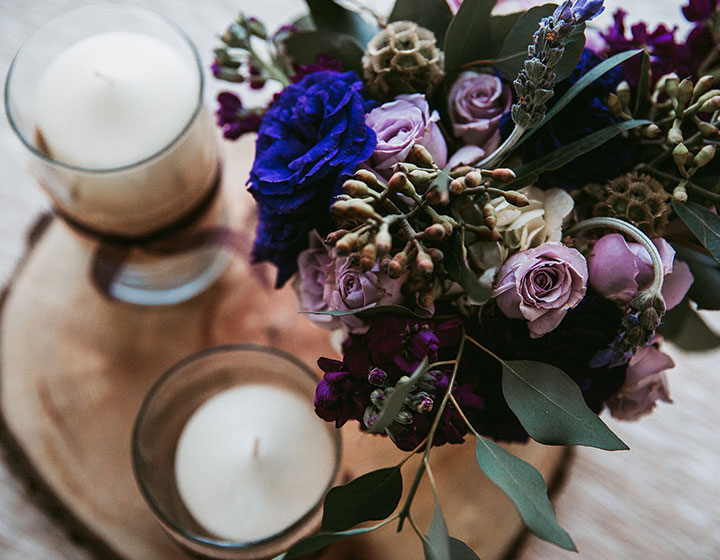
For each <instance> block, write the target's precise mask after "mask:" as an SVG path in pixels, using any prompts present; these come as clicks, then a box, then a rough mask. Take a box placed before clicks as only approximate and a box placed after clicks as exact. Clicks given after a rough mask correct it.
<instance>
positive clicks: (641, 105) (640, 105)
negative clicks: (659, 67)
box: [633, 50, 650, 116]
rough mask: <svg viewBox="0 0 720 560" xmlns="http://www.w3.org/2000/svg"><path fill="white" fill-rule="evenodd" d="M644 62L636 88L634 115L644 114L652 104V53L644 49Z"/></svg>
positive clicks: (641, 64) (641, 65)
mask: <svg viewBox="0 0 720 560" xmlns="http://www.w3.org/2000/svg"><path fill="white" fill-rule="evenodd" d="M642 53H643V54H642V62H641V63H640V75H639V76H638V85H637V89H636V90H635V104H634V105H633V115H636V116H637V115H644V114H645V111H646V110H647V108H648V105H649V104H650V53H648V52H647V51H646V50H643V51H642Z"/></svg>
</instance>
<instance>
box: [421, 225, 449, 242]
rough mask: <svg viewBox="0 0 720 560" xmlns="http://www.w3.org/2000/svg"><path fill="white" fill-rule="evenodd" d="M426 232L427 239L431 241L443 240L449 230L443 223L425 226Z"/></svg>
mask: <svg viewBox="0 0 720 560" xmlns="http://www.w3.org/2000/svg"><path fill="white" fill-rule="evenodd" d="M424 233H425V239H429V240H430V241H442V240H443V239H445V234H446V233H447V232H446V231H445V228H444V227H443V225H442V224H432V225H431V226H428V227H426V228H425V232H424Z"/></svg>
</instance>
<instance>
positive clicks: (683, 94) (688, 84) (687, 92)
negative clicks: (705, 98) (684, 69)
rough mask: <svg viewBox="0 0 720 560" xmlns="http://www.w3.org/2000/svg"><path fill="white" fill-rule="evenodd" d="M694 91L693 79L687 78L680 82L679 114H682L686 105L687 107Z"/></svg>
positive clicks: (678, 95) (678, 93)
mask: <svg viewBox="0 0 720 560" xmlns="http://www.w3.org/2000/svg"><path fill="white" fill-rule="evenodd" d="M692 93H693V83H692V81H690V80H688V79H687V78H685V79H684V80H683V81H681V82H680V84H678V92H677V112H678V114H682V112H683V111H684V110H685V107H687V104H688V101H690V99H692Z"/></svg>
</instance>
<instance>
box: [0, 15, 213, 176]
mask: <svg viewBox="0 0 720 560" xmlns="http://www.w3.org/2000/svg"><path fill="white" fill-rule="evenodd" d="M128 9H129V10H133V11H136V12H144V13H146V14H150V15H152V16H153V17H156V18H158V19H160V20H163V21H164V22H165V23H166V24H167V25H168V26H169V27H171V28H172V29H173V30H174V31H175V32H176V33H177V34H178V36H179V37H180V38H181V39H182V41H183V42H184V43H185V44H186V45H187V46H188V47H189V48H190V51H191V52H192V54H193V60H194V61H195V66H196V68H197V71H198V76H199V82H198V86H199V87H198V95H197V103H196V104H195V108H194V109H193V112H192V113H191V115H190V116H189V118H188V121H187V123H185V126H183V128H182V130H180V132H179V133H178V134H176V135H175V136H173V138H172V139H171V140H170V141H169V142H168V143H167V144H166V145H164V146H163V147H162V148H160V149H159V150H156V151H155V152H153V153H152V154H151V155H149V156H147V157H144V158H142V159H141V160H138V161H133V162H130V163H127V164H124V165H118V166H114V167H84V166H80V165H73V164H71V163H66V162H63V161H59V160H56V159H55V158H53V157H51V156H50V155H48V154H46V153H45V152H43V151H42V150H39V149H38V148H37V146H35V144H34V143H33V142H32V140H30V139H28V138H27V137H26V135H25V134H24V133H23V131H22V130H21V129H20V126H19V124H18V122H17V119H16V118H15V115H14V114H13V111H12V108H11V104H10V95H11V93H10V83H11V79H12V77H13V73H14V72H15V69H16V65H17V62H18V59H19V58H20V55H21V54H22V53H23V52H24V50H25V48H26V47H27V46H28V45H29V44H30V43H31V42H32V41H33V40H34V39H36V38H37V37H39V36H40V34H41V33H42V32H43V31H45V30H46V29H47V28H48V27H49V26H50V25H54V24H57V23H58V22H62V21H63V20H65V19H71V18H72V17H75V16H77V15H79V14H83V13H90V12H94V11H99V10H121V11H126V10H128ZM88 37H89V35H88ZM204 96H205V71H204V66H203V63H202V59H201V57H200V53H199V51H198V49H197V47H196V46H195V43H194V42H193V40H192V39H191V38H190V36H189V35H188V34H187V33H186V32H185V30H184V29H183V28H182V27H180V26H179V25H178V24H177V23H175V22H174V21H173V20H172V19H170V18H169V17H167V16H165V15H164V14H161V13H160V12H158V11H156V10H151V9H149V8H145V7H143V6H133V5H130V4H107V5H105V4H95V5H92V6H85V7H83V8H79V9H76V10H72V11H71V12H67V13H65V14H62V15H60V16H57V17H54V18H52V19H51V20H49V21H46V22H45V23H44V24H43V25H42V26H41V27H40V28H39V29H37V30H36V31H35V32H34V33H32V35H30V36H29V37H28V38H27V39H25V41H24V42H23V44H22V45H21V46H20V48H19V49H18V51H17V52H16V53H15V56H13V59H12V62H11V63H10V66H9V67H8V71H7V75H6V77H5V85H4V88H3V103H4V105H5V115H6V117H7V120H8V122H9V123H10V127H11V128H12V130H13V132H15V135H16V136H17V137H18V138H19V139H20V141H21V142H22V143H23V144H24V145H25V147H26V148H27V149H28V150H30V152H31V153H32V154H33V155H34V156H36V157H38V158H40V159H41V160H42V161H44V162H45V163H47V164H49V165H52V166H55V167H59V168H61V169H66V170H68V171H75V172H78V173H93V174H111V173H119V172H124V171H129V170H131V169H135V168H138V167H142V166H144V165H146V164H148V163H150V162H152V161H153V160H154V159H157V158H159V157H161V156H162V155H163V154H164V153H166V152H167V151H169V150H170V149H171V148H172V147H173V146H175V145H176V144H177V143H178V142H179V141H180V140H181V139H182V138H183V136H185V135H186V134H187V133H188V131H189V130H190V129H191V128H192V125H193V123H194V122H195V119H196V118H197V116H198V115H199V114H200V111H202V109H203V103H204Z"/></svg>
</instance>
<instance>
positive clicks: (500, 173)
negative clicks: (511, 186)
mask: <svg viewBox="0 0 720 560" xmlns="http://www.w3.org/2000/svg"><path fill="white" fill-rule="evenodd" d="M490 175H491V177H492V178H493V180H495V181H500V182H501V183H512V182H513V181H514V180H515V178H516V175H515V172H514V171H513V170H512V169H507V168H505V167H501V168H499V169H493V170H492V173H491V174H490Z"/></svg>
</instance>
